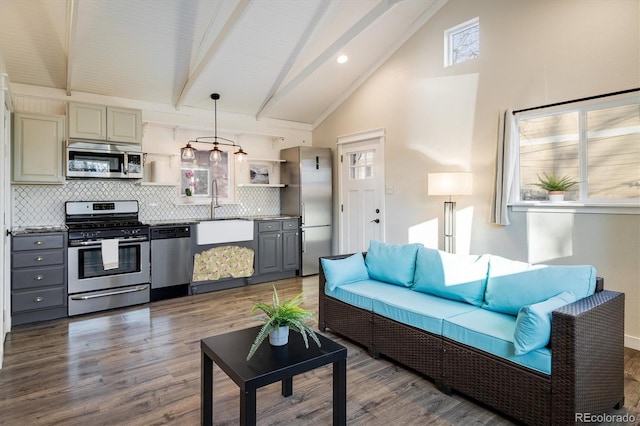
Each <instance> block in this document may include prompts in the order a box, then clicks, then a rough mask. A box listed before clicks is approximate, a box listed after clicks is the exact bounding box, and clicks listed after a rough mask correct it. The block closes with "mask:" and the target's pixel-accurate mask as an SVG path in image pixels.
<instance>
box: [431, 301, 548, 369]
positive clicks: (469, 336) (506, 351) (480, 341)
mask: <svg viewBox="0 0 640 426" xmlns="http://www.w3.org/2000/svg"><path fill="white" fill-rule="evenodd" d="M515 328H516V317H514V316H513V315H507V314H502V313H500V312H493V311H488V310H486V309H476V310H473V311H470V312H465V313H463V314H460V315H456V316H454V317H450V318H446V319H445V320H444V322H443V324H442V335H443V336H445V337H447V338H449V339H451V340H455V341H456V342H460V343H463V344H465V345H468V346H472V347H474V348H478V349H480V350H483V351H485V352H488V353H490V354H493V355H496V356H499V357H501V358H504V359H506V360H509V361H512V362H515V363H517V364H520V365H523V366H525V367H528V368H532V369H534V370H537V371H540V372H542V373H544V374H551V350H550V349H549V348H547V347H544V348H540V349H536V350H533V351H531V352H529V353H526V354H524V355H516V353H515V348H514V345H513V334H514V331H515ZM445 356H446V354H445Z"/></svg>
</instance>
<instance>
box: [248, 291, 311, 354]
mask: <svg viewBox="0 0 640 426" xmlns="http://www.w3.org/2000/svg"><path fill="white" fill-rule="evenodd" d="M300 303H302V293H300V294H298V295H297V296H296V297H294V298H293V299H290V300H287V301H285V302H283V303H280V299H279V297H278V292H277V291H276V287H275V286H273V301H272V303H271V304H270V305H269V304H267V303H264V302H258V303H256V304H255V305H253V308H252V309H251V313H253V312H256V311H262V312H263V313H264V314H265V315H266V318H265V317H261V318H260V319H261V320H262V321H264V325H263V326H262V328H261V329H260V331H259V332H258V335H257V336H256V339H255V340H254V342H253V345H251V349H250V350H249V355H247V361H249V359H250V358H251V357H252V356H253V354H254V353H255V352H256V350H258V347H259V346H260V344H262V342H263V341H264V339H266V338H267V336H269V343H271V345H273V346H282V345H286V344H287V343H288V342H289V329H293V330H295V331H297V332H298V333H300V334H302V338H303V340H304V344H305V346H306V347H307V348H309V339H308V337H307V336H311V338H312V339H313V340H314V341H315V342H316V344H317V345H318V346H320V340H318V336H316V333H315V332H314V331H313V329H312V328H311V327H310V326H309V325H308V324H307V322H306V321H307V320H309V319H312V318H313V314H312V313H311V312H310V311H307V310H305V309H303V308H301V307H300Z"/></svg>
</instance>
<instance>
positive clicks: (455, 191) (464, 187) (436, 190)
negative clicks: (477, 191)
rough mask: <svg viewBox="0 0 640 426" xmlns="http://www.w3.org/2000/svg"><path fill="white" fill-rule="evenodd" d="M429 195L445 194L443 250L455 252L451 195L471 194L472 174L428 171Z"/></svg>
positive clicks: (454, 228) (454, 209) (453, 206)
mask: <svg viewBox="0 0 640 426" xmlns="http://www.w3.org/2000/svg"><path fill="white" fill-rule="evenodd" d="M428 179H429V189H428V191H429V195H445V196H448V197H449V201H445V202H444V251H446V252H448V253H455V252H456V216H455V213H456V203H455V201H451V196H452V195H471V190H472V187H473V175H472V174H471V173H469V172H451V173H429V176H428Z"/></svg>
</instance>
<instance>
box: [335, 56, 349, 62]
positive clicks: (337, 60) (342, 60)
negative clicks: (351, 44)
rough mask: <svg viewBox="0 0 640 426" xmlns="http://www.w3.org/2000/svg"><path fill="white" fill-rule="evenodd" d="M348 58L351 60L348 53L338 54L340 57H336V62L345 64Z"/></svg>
mask: <svg viewBox="0 0 640 426" xmlns="http://www.w3.org/2000/svg"><path fill="white" fill-rule="evenodd" d="M348 60H349V57H348V56H347V55H340V56H338V59H336V62H337V63H339V64H344V63H345V62H347V61H348Z"/></svg>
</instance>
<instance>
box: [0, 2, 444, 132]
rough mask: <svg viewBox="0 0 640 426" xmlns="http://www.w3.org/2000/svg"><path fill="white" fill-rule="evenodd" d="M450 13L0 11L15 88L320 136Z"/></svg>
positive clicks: (15, 5)
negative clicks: (219, 116) (396, 57)
mask: <svg viewBox="0 0 640 426" xmlns="http://www.w3.org/2000/svg"><path fill="white" fill-rule="evenodd" d="M445 2H446V0H0V53H1V54H2V56H3V57H4V61H5V64H6V68H7V71H8V73H9V79H10V81H11V82H12V83H22V84H27V85H35V86H43V87H48V88H56V89H62V90H64V91H66V93H67V94H71V93H73V92H76V91H77V92H84V93H91V94H98V95H105V96H114V97H121V98H130V99H136V100H141V101H148V102H155V103H161V104H170V105H173V106H174V107H175V108H176V109H180V108H181V107H183V106H188V107H194V108H203V109H211V108H212V107H213V106H212V101H211V99H210V97H209V95H210V94H211V93H214V92H217V93H220V94H221V100H220V101H219V105H218V108H219V109H220V110H223V111H228V112H234V113H240V114H247V115H251V116H255V117H256V118H257V119H260V118H262V117H268V118H275V119H283V120H290V121H297V122H302V123H310V124H317V123H318V122H319V121H321V120H322V119H323V118H324V117H326V116H327V115H328V114H329V113H330V112H331V111H332V110H333V109H335V108H336V107H337V106H338V105H339V104H340V103H341V102H342V101H343V100H344V99H345V98H346V97H347V96H349V95H350V94H351V93H353V91H354V90H355V89H356V88H357V87H358V86H359V85H360V84H361V83H362V82H363V81H365V80H366V79H367V78H368V77H369V76H370V75H371V74H372V73H373V72H374V71H375V70H376V69H377V68H378V67H379V66H380V65H381V64H382V63H383V62H384V61H385V60H386V59H387V58H388V57H389V56H391V54H393V52H394V51H395V50H397V49H398V48H399V47H400V46H401V45H402V44H403V43H404V42H405V41H406V40H407V39H408V38H409V37H410V36H411V35H412V34H414V33H415V31H417V29H419V28H420V27H421V26H422V25H424V23H426V21H427V20H428V19H429V18H430V17H431V16H433V14H434V13H435V12H436V11H437V10H438V9H439V8H440V7H442V5H443V4H444V3H445ZM343 54H344V55H347V56H348V57H349V60H348V61H347V62H346V63H344V64H338V63H337V62H336V58H337V57H338V56H339V55H343Z"/></svg>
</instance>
